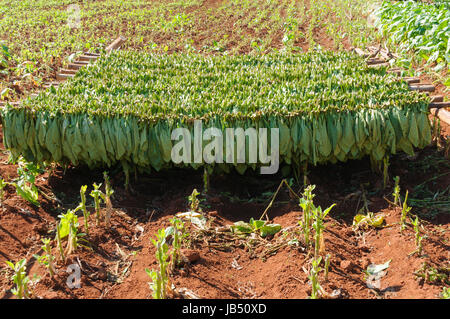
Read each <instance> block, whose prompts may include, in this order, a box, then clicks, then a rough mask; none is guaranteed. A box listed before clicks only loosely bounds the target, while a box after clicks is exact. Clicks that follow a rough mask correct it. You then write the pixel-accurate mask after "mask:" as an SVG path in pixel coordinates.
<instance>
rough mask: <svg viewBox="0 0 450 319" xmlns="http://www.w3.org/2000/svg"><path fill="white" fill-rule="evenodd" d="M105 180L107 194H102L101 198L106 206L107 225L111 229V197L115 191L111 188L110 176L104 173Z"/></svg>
mask: <svg viewBox="0 0 450 319" xmlns="http://www.w3.org/2000/svg"><path fill="white" fill-rule="evenodd" d="M103 178H104V179H105V193H102V194H101V195H100V196H101V197H102V199H103V201H104V202H105V204H106V214H105V225H106V227H109V225H110V221H111V212H112V203H111V196H112V195H113V194H114V190H113V189H112V188H111V184H110V182H109V176H108V174H107V173H106V172H103Z"/></svg>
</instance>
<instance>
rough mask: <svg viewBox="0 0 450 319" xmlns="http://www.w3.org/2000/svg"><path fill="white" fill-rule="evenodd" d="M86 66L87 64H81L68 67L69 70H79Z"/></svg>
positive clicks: (70, 64) (71, 64) (72, 64)
mask: <svg viewBox="0 0 450 319" xmlns="http://www.w3.org/2000/svg"><path fill="white" fill-rule="evenodd" d="M85 65H86V64H81V63H69V65H68V66H67V67H68V68H69V70H79V69H81V68H82V67H83V66H85Z"/></svg>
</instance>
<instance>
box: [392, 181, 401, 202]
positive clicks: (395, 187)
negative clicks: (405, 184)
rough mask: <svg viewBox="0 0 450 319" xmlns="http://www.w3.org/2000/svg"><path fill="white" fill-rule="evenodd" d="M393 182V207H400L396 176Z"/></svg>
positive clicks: (398, 186)
mask: <svg viewBox="0 0 450 319" xmlns="http://www.w3.org/2000/svg"><path fill="white" fill-rule="evenodd" d="M394 182H395V186H394V194H393V195H394V205H398V206H400V185H399V183H400V177H399V176H396V177H394Z"/></svg>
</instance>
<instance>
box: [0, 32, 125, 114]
mask: <svg viewBox="0 0 450 319" xmlns="http://www.w3.org/2000/svg"><path fill="white" fill-rule="evenodd" d="M126 40H127V39H126V38H125V37H123V36H119V37H118V38H117V39H115V40H114V41H113V42H112V43H111V44H110V45H108V46H107V47H106V53H107V54H110V53H111V52H112V51H114V50H118V49H119V48H120V47H121V46H122V44H123V43H124V42H125V41H126ZM99 57H100V54H98V53H91V52H84V53H83V54H82V55H80V56H79V57H78V58H77V60H76V61H73V62H71V63H69V64H68V66H67V68H65V69H60V70H59V72H58V73H57V74H56V81H55V82H48V83H45V84H44V85H43V87H44V88H45V89H47V88H49V87H51V86H53V87H55V88H56V87H58V86H59V84H60V83H61V82H63V81H65V80H67V79H70V78H73V77H74V76H75V74H76V73H77V72H78V70H80V69H81V68H82V67H85V66H87V65H89V64H91V63H93V62H95V61H96V60H97V59H98V58H99ZM36 95H37V94H36V93H34V94H31V95H30V96H31V97H35V96H36ZM8 103H9V104H11V105H13V106H17V105H19V104H20V102H8ZM4 105H6V102H2V101H0V107H3V106H4Z"/></svg>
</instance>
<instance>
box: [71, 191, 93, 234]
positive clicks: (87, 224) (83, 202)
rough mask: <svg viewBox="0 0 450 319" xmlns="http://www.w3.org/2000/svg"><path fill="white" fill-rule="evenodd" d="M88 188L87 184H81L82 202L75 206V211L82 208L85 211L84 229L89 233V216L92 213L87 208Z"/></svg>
mask: <svg viewBox="0 0 450 319" xmlns="http://www.w3.org/2000/svg"><path fill="white" fill-rule="evenodd" d="M86 189H87V185H83V186H81V188H80V197H81V203H80V204H79V205H78V207H77V208H75V211H74V213H75V212H77V211H79V210H81V211H82V212H83V217H84V229H85V230H86V234H87V235H89V217H90V215H91V214H90V213H89V211H88V210H87V209H86Z"/></svg>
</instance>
